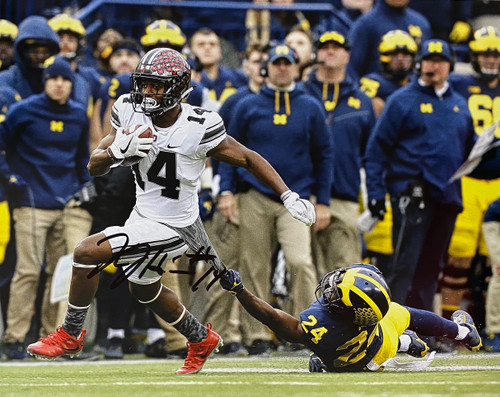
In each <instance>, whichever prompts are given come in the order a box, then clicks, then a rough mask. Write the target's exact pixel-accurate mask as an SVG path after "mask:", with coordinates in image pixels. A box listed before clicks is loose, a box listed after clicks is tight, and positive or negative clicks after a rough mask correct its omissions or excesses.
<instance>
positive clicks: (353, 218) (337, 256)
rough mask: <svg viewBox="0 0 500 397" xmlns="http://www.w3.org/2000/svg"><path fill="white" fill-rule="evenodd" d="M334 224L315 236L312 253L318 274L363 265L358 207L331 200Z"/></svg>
mask: <svg viewBox="0 0 500 397" xmlns="http://www.w3.org/2000/svg"><path fill="white" fill-rule="evenodd" d="M330 213H331V216H332V218H331V223H330V225H328V227H327V228H325V229H323V230H320V231H319V232H314V231H313V229H312V228H311V233H312V250H313V257H314V263H315V264H316V267H317V268H318V273H319V274H320V275H323V274H325V273H327V272H329V271H332V270H335V269H339V268H341V267H346V266H350V265H352V264H353V263H359V262H361V241H360V237H359V233H358V229H357V222H358V217H359V204H358V203H355V202H352V201H347V200H339V199H330Z"/></svg>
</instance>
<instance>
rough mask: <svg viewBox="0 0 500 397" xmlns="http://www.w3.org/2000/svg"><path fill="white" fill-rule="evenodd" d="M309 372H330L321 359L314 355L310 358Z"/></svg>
mask: <svg viewBox="0 0 500 397" xmlns="http://www.w3.org/2000/svg"><path fill="white" fill-rule="evenodd" d="M309 372H328V368H326V365H325V364H323V361H321V358H319V357H318V356H317V355H316V354H314V353H311V355H310V356H309Z"/></svg>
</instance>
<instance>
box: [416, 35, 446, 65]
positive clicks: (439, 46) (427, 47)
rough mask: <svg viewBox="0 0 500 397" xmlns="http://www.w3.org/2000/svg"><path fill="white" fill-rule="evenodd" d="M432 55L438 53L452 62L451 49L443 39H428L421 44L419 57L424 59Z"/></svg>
mask: <svg viewBox="0 0 500 397" xmlns="http://www.w3.org/2000/svg"><path fill="white" fill-rule="evenodd" d="M433 55H439V56H441V57H443V58H445V59H446V60H447V61H448V62H450V63H451V64H453V62H454V57H453V53H452V51H451V47H450V45H449V44H448V43H447V42H446V41H444V40H439V39H430V40H427V41H425V42H424V44H423V45H422V52H421V55H420V58H421V59H425V58H427V57H430V56H433Z"/></svg>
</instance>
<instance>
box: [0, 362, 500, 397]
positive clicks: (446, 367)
mask: <svg viewBox="0 0 500 397" xmlns="http://www.w3.org/2000/svg"><path fill="white" fill-rule="evenodd" d="M407 357H408V356H401V357H399V356H398V357H397V360H398V361H399V362H400V363H402V364H403V365H407V364H406V363H408V362H410V361H415V360H416V359H413V358H407ZM307 363H308V357H306V356H273V357H271V358H222V357H221V356H217V355H216V356H215V357H213V358H210V359H209V360H208V361H207V363H206V364H205V366H204V369H203V371H202V372H200V373H199V374H197V375H189V376H179V375H175V370H176V369H177V368H179V367H180V366H181V365H182V361H181V360H169V359H167V360H151V359H150V360H143V359H142V356H129V357H128V356H126V359H125V360H118V361H105V360H100V361H74V360H73V361H71V360H64V361H55V362H48V361H36V360H34V359H30V360H29V361H28V362H13V361H11V362H9V361H8V362H2V363H0V374H1V379H0V396H1V397H10V396H16V397H18V396H36V397H43V396H51V397H52V396H53V397H55V396H65V397H72V396H86V397H100V396H106V397H117V396H130V397H132V396H139V397H147V396H232V397H239V396H258V397H272V396H306V397H309V396H322V397H323V396H331V395H338V396H377V395H380V396H431V395H432V396H500V354H487V353H477V354H470V353H462V354H458V355H453V356H452V355H439V354H438V355H436V357H435V359H434V361H433V362H432V363H431V364H430V365H429V367H427V368H426V369H424V370H422V371H407V370H402V369H398V370H396V369H386V370H385V371H383V372H379V373H355V374H324V373H322V374H312V373H309V372H307Z"/></svg>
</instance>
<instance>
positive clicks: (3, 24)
mask: <svg viewBox="0 0 500 397" xmlns="http://www.w3.org/2000/svg"><path fill="white" fill-rule="evenodd" d="M17 31H18V29H17V26H16V25H15V24H13V23H12V22H10V21H8V20H6V19H0V40H9V41H11V42H12V43H14V40H15V39H16V37H17Z"/></svg>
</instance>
